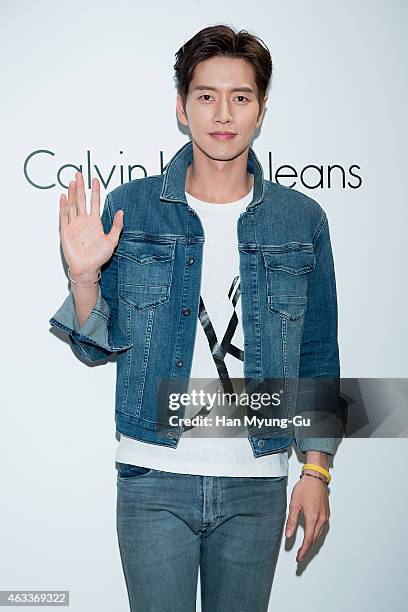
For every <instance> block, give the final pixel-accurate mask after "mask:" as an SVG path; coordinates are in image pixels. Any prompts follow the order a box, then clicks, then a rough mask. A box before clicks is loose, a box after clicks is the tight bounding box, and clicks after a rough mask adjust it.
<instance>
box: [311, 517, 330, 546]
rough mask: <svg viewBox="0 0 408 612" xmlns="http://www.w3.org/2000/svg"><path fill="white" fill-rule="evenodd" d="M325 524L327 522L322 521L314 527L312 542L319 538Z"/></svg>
mask: <svg viewBox="0 0 408 612" xmlns="http://www.w3.org/2000/svg"><path fill="white" fill-rule="evenodd" d="M326 524H327V521H324V520H321V521H317V523H316V527H315V530H314V534H313V542H316V541H317V540H318V539H319V538H320V536H321V534H322V533H323V529H324V528H325V526H326Z"/></svg>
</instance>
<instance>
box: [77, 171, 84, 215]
mask: <svg viewBox="0 0 408 612" xmlns="http://www.w3.org/2000/svg"><path fill="white" fill-rule="evenodd" d="M75 179H76V201H77V206H78V215H86V195H85V185H84V177H83V176H82V173H81V172H75Z"/></svg>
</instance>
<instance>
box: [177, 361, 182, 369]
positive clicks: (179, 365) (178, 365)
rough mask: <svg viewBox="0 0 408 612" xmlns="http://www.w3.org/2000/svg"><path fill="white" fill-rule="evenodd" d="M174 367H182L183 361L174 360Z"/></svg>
mask: <svg viewBox="0 0 408 612" xmlns="http://www.w3.org/2000/svg"><path fill="white" fill-rule="evenodd" d="M176 367H177V368H182V367H183V362H182V361H181V359H179V360H178V361H176Z"/></svg>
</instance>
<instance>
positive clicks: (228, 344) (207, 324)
mask: <svg viewBox="0 0 408 612" xmlns="http://www.w3.org/2000/svg"><path fill="white" fill-rule="evenodd" d="M240 296H241V283H240V282H239V275H238V276H235V277H234V278H233V280H232V283H231V286H230V288H229V291H228V299H229V300H230V302H231V304H232V308H233V312H232V315H231V318H230V320H229V322H228V325H227V329H226V330H225V332H224V335H223V338H222V340H221V342H219V341H218V339H217V334H216V332H215V329H214V327H213V325H212V323H211V319H210V317H209V315H208V312H207V309H206V307H205V304H204V300H203V298H202V296H200V307H199V311H198V318H199V319H200V322H201V325H202V327H203V329H204V332H205V335H206V338H207V342H208V345H209V348H210V351H211V355H212V358H213V360H214V363H215V365H216V368H217V371H218V374H219V379H220V381H221V384H222V388H223V391H224V392H225V393H236V392H237V391H236V389H234V386H233V383H232V380H231V378H230V376H229V373H228V368H227V364H226V363H225V356H226V354H227V353H229V354H230V355H232V356H233V357H235V358H236V359H239V360H240V361H242V362H243V361H244V350H243V349H240V348H238V347H237V346H236V345H235V344H233V343H232V340H233V337H234V334H235V330H236V328H237V325H238V315H237V312H236V305H237V302H238V300H239V298H240ZM209 413H210V410H208V408H207V406H203V407H202V408H201V409H200V410H199V412H197V414H195V415H194V417H197V416H200V417H201V416H202V417H204V416H208V415H209ZM230 416H231V417H232V416H233V415H230ZM194 427H195V426H193V425H189V426H186V425H185V424H184V425H183V430H184V431H187V430H190V429H193V428H194Z"/></svg>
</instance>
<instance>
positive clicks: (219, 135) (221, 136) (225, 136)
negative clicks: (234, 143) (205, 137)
mask: <svg viewBox="0 0 408 612" xmlns="http://www.w3.org/2000/svg"><path fill="white" fill-rule="evenodd" d="M210 136H212V137H213V138H215V139H216V140H231V138H234V136H236V134H233V133H232V132H211V134H210Z"/></svg>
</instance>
